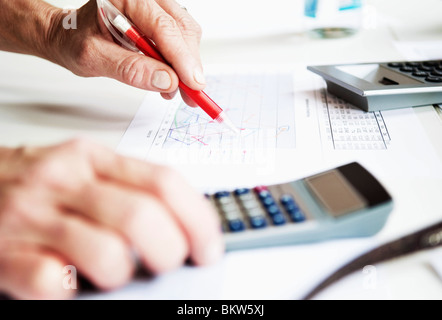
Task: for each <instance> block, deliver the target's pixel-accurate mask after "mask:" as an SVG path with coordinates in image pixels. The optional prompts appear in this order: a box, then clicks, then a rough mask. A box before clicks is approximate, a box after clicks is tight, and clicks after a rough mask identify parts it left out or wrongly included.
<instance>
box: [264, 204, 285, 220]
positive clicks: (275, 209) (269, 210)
mask: <svg viewBox="0 0 442 320" xmlns="http://www.w3.org/2000/svg"><path fill="white" fill-rule="evenodd" d="M266 211H267V213H268V214H269V216H271V217H272V216H274V215H277V214H280V213H281V210H279V207H278V206H277V205H276V204H274V205H271V206H269V207H267V208H266Z"/></svg>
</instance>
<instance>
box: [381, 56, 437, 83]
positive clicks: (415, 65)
mask: <svg viewBox="0 0 442 320" xmlns="http://www.w3.org/2000/svg"><path fill="white" fill-rule="evenodd" d="M384 66H385V67H387V68H389V69H392V70H395V71H396V72H400V73H402V74H405V75H407V76H410V77H413V78H415V79H418V80H420V81H425V82H428V83H442V60H433V61H413V62H390V63H387V64H384Z"/></svg>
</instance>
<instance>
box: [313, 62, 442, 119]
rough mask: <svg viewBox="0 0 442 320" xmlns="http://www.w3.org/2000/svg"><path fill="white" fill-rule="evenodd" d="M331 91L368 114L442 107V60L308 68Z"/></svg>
mask: <svg viewBox="0 0 442 320" xmlns="http://www.w3.org/2000/svg"><path fill="white" fill-rule="evenodd" d="M307 69H308V70H310V71H312V72H314V73H316V74H318V75H320V76H321V77H323V78H324V80H325V81H326V83H327V90H328V91H329V92H330V93H332V94H334V95H335V96H337V97H339V98H341V99H343V100H346V101H348V102H349V103H351V104H353V105H354V106H356V107H358V108H361V109H363V110H365V111H379V110H388V109H397V108H405V107H416V106H425V105H434V104H440V103H442V60H431V61H430V60H428V61H399V62H384V63H383V62H379V63H362V64H342V65H322V66H308V67H307Z"/></svg>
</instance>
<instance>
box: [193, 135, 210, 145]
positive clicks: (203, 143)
mask: <svg viewBox="0 0 442 320" xmlns="http://www.w3.org/2000/svg"><path fill="white" fill-rule="evenodd" d="M203 138H204V137H196V136H192V139H195V140H196V141H198V142H200V143H201V144H202V145H203V146H208V144H207V143H205V142H204V141H202V140H201V139H203Z"/></svg>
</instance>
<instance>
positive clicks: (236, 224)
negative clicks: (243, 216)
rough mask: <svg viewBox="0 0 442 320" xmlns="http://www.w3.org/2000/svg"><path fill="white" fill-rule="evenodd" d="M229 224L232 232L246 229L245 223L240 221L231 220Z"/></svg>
mask: <svg viewBox="0 0 442 320" xmlns="http://www.w3.org/2000/svg"><path fill="white" fill-rule="evenodd" d="M228 224H229V230H230V231H231V232H239V231H244V230H245V228H246V226H245V224H244V222H243V221H242V220H240V219H234V220H229V221H228Z"/></svg>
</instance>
